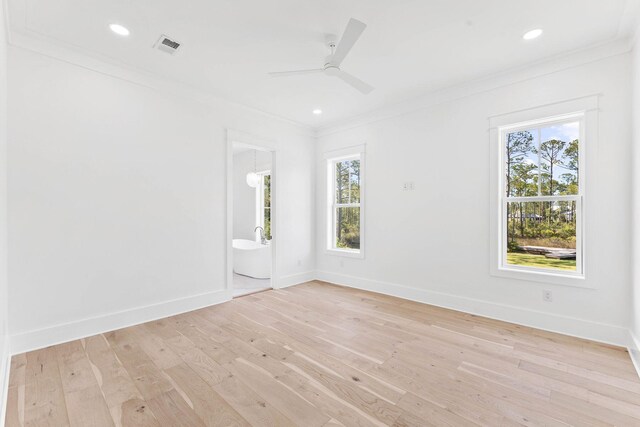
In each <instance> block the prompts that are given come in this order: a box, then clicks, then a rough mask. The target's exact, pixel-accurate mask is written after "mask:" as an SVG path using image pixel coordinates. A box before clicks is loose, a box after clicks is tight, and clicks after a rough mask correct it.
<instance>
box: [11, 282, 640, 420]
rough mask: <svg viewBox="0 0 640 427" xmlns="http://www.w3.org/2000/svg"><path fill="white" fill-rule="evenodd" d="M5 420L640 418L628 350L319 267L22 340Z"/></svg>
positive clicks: (638, 386)
mask: <svg viewBox="0 0 640 427" xmlns="http://www.w3.org/2000/svg"><path fill="white" fill-rule="evenodd" d="M6 415H7V416H6V424H5V425H6V426H10V427H14V426H20V427H24V426H85V425H86V426H103V425H105V426H110V425H116V426H125V427H128V426H143V427H146V426H149V427H158V426H165V425H166V426H218V425H220V426H222V425H224V426H231V425H235V426H249V425H251V426H296V425H298V426H317V427H322V426H326V427H335V426H380V427H382V426H387V425H389V426H419V427H422V426H431V425H434V426H477V425H480V426H518V425H526V426H543V425H544V426H599V427H600V426H613V425H616V426H625V427H626V426H640V379H639V378H638V376H637V373H636V372H635V369H634V367H633V364H632V363H631V360H630V358H629V355H628V353H627V352H626V350H625V349H622V348H619V347H615V346H611V345H607V344H602V343H596V342H592V341H589V340H584V339H579V338H573V337H569V336H565V335H560V334H554V333H551V332H547V331H541V330H536V329H533V328H529V327H525V326H520V325H514V324H509V323H506V322H501V321H497V320H493V319H487V318H483V317H479V316H475V315H471V314H467V313H460V312H456V311H453V310H449V309H444V308H440V307H435V306H429V305H425V304H420V303H417V302H414V301H407V300H402V299H400V298H396V297H391V296H388V295H382V294H375V293H371V292H367V291H362V290H357V289H349V288H343V287H339V286H334V285H330V284H327V283H323V282H317V281H313V282H309V283H306V284H302V285H298V286H295V287H290V288H286V289H280V290H272V291H268V292H263V293H260V294H254V295H251V296H247V297H243V298H239V299H236V300H233V301H231V302H228V303H225V304H221V305H216V306H211V307H207V308H203V309H200V310H195V311H192V312H189V313H183V314H179V315H176V316H171V317H167V318H165V319H160V320H156V321H153V322H149V323H145V324H142V325H137V326H133V327H130V328H124V329H120V330H116V331H112V332H108V333H105V334H101V335H96V336H93V337H89V338H85V339H82V340H78V341H72V342H69V343H65V344H61V345H58V346H54V347H49V348H46V349H42V350H37V351H33V352H29V353H26V354H23V355H16V356H14V357H13V358H12V361H11V372H10V380H9V391H8V397H7V414H6Z"/></svg>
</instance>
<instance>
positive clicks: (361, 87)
mask: <svg viewBox="0 0 640 427" xmlns="http://www.w3.org/2000/svg"><path fill="white" fill-rule="evenodd" d="M365 28H367V25H366V24H365V23H364V22H360V21H358V20H357V19H353V18H351V19H350V20H349V23H348V24H347V28H346V29H345V30H344V33H343V34H342V39H341V40H340V43H338V45H336V43H335V42H331V43H329V47H330V48H331V55H329V56H328V57H327V59H326V60H325V64H324V67H322V68H315V69H311V70H296V71H279V72H274V73H269V75H270V76H271V77H288V76H297V75H300V74H316V73H324V74H325V75H327V76H333V77H337V78H339V79H340V80H342V81H343V82H345V83H346V84H348V85H350V86H352V87H353V88H355V89H356V90H358V91H360V92H362V93H363V94H365V95H366V94H368V93H370V92H371V91H372V90H373V86H371V85H369V84H367V83H365V82H363V81H362V80H360V79H359V78H357V77H355V76H353V75H351V74H349V73H347V72H345V71H342V70H341V69H340V64H342V61H344V58H345V57H346V56H347V54H349V52H350V51H351V49H352V48H353V46H354V45H355V44H356V42H357V41H358V39H359V38H360V35H361V34H362V32H363V31H364V29H365Z"/></svg>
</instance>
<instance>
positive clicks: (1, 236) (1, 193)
mask: <svg viewBox="0 0 640 427" xmlns="http://www.w3.org/2000/svg"><path fill="white" fill-rule="evenodd" d="M3 4H4V3H3ZM3 4H0V425H4V417H3V415H2V414H4V404H5V399H6V396H5V394H6V384H7V383H8V380H9V379H8V376H9V372H8V369H7V367H8V366H7V365H8V361H9V340H8V333H7V332H8V329H7V310H8V304H7V294H8V292H7V181H6V178H7V162H6V155H7V134H6V130H7V39H6V35H7V30H6V27H5V15H4V9H3Z"/></svg>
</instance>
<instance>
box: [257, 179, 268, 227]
mask: <svg viewBox="0 0 640 427" xmlns="http://www.w3.org/2000/svg"><path fill="white" fill-rule="evenodd" d="M258 176H259V177H260V184H258V186H257V187H256V223H257V224H258V225H259V226H260V227H262V229H263V230H264V237H265V238H266V239H267V240H271V171H264V172H259V173H258ZM256 239H258V240H259V239H260V231H259V230H258V232H257V233H256Z"/></svg>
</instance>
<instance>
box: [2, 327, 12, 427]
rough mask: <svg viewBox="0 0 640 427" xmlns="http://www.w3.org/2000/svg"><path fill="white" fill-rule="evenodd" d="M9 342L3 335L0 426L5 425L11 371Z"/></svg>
mask: <svg viewBox="0 0 640 427" xmlns="http://www.w3.org/2000/svg"><path fill="white" fill-rule="evenodd" d="M9 344H10V339H9V337H8V336H6V335H5V336H4V343H3V344H2V348H3V349H4V351H3V352H2V354H0V426H3V425H5V416H6V414H7V400H8V398H9V374H10V371H11V348H10V347H9Z"/></svg>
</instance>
